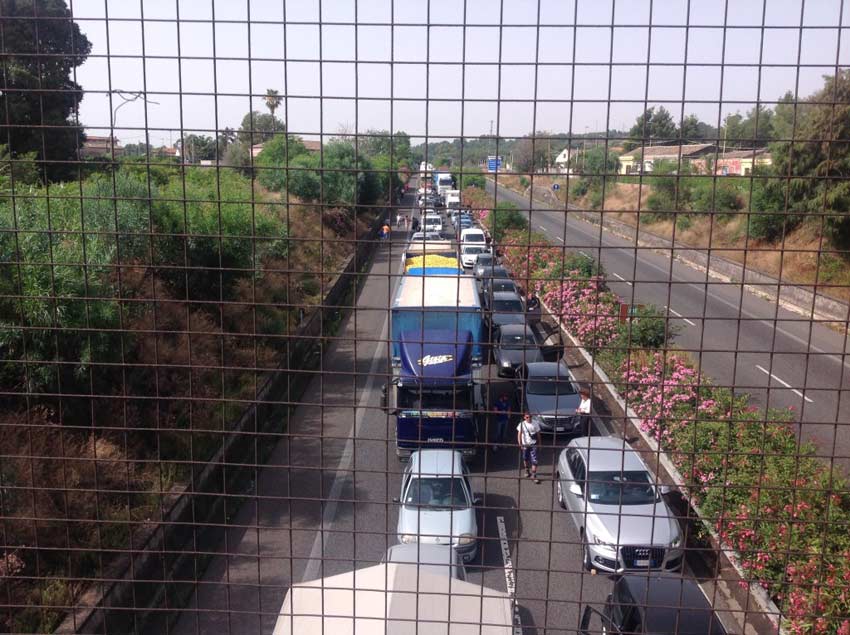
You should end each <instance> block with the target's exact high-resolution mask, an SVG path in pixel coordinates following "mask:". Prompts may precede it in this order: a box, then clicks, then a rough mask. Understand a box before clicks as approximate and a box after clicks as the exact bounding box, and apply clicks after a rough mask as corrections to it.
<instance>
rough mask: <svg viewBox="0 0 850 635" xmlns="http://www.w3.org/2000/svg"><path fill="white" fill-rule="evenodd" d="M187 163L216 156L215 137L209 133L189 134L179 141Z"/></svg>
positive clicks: (178, 144)
mask: <svg viewBox="0 0 850 635" xmlns="http://www.w3.org/2000/svg"><path fill="white" fill-rule="evenodd" d="M177 146H178V147H179V148H180V154H182V155H183V160H184V161H185V162H186V163H198V162H199V161H211V160H213V159H215V157H216V147H215V139H213V138H212V137H208V136H207V135H196V134H188V135H185V136H184V137H183V138H182V139H179V140H178V141H177Z"/></svg>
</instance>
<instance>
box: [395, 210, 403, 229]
mask: <svg viewBox="0 0 850 635" xmlns="http://www.w3.org/2000/svg"><path fill="white" fill-rule="evenodd" d="M401 221H402V216H401V212H398V213H397V214H396V215H395V226H396V227H401Z"/></svg>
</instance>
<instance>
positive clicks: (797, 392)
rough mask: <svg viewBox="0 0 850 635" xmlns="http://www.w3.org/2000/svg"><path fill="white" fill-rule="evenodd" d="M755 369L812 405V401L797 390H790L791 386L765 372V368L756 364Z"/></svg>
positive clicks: (767, 371)
mask: <svg viewBox="0 0 850 635" xmlns="http://www.w3.org/2000/svg"><path fill="white" fill-rule="evenodd" d="M756 368H758V369H759V370H760V371H761V372H763V373H764V374H765V375H767V376H768V377H772V378H773V379H775V380H776V381H778V382H779V383H780V384H782V385H783V386H785V387H786V388H790V389H791V392H793V393H794V394H795V395H798V396H800V397H802V398H803V399H805V400H806V401H808V402H809V403H814V401H813V400H811V399H809V398H808V397H806V395H804V394H803V393H801V392H800V391H799V390H797V389H796V388H791V384H789V383H788V382H787V381H785V380H783V379H780V378H779V377H777V376H776V375H774V374H773V373H771V372H770V371H769V370H767V369H766V368H762V367H761V366H759V365H758V364H756Z"/></svg>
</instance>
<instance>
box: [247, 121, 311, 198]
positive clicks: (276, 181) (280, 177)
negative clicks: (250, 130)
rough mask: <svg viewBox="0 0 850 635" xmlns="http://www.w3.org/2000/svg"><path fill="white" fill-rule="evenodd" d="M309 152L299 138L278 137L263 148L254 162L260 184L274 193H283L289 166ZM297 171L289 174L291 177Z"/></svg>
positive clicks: (281, 135)
mask: <svg viewBox="0 0 850 635" xmlns="http://www.w3.org/2000/svg"><path fill="white" fill-rule="evenodd" d="M306 152H307V150H306V148H305V147H304V143H303V142H302V141H301V139H299V138H298V137H293V136H291V135H283V134H280V135H277V136H276V137H275V138H274V139H272V140H271V141H269V142H268V143H266V144H265V145H264V146H263V151H262V152H260V154H259V155H258V156H257V158H256V159H255V160H254V165H255V166H257V168H258V170H257V180H258V181H259V182H260V184H261V185H262V186H263V187H265V188H267V189H269V190H271V191H273V192H283V191H285V190H286V185H287V172H288V170H287V169H286V168H287V166H290V165H291V164H292V160H293V159H294V158H295V157H297V156H299V155H302V154H305V153H306ZM294 173H295V170H293V171H292V172H290V173H289V176H290V177H291V176H292V175H293V174H294Z"/></svg>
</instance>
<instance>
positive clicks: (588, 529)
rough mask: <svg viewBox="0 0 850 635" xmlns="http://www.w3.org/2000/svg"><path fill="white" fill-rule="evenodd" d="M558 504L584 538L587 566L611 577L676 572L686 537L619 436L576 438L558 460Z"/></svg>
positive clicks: (643, 465) (640, 465)
mask: <svg viewBox="0 0 850 635" xmlns="http://www.w3.org/2000/svg"><path fill="white" fill-rule="evenodd" d="M555 482H556V490H557V498H558V503H559V504H560V505H561V507H563V508H564V509H566V510H568V511H569V513H570V516H572V519H573V521H574V522H575V524H576V526H577V527H578V529H579V534H580V535H581V539H582V547H583V557H584V568H585V569H587V570H588V571H589V570H591V569H598V570H600V571H606V572H610V573H623V572H625V571H634V570H662V571H677V570H679V569H681V567H682V559H683V555H684V550H683V545H682V533H681V531H680V529H679V523H678V521H677V520H676V518H675V516H674V515H673V513H672V512H671V511H670V508H669V507H668V506H667V503H666V502H665V501H664V499H663V498H662V494H663V493H666V488H661V487H659V486H658V485H656V484H655V481H654V479H653V478H652V476H651V475H650V473H649V470H647V468H646V465H645V464H644V463H643V461H642V460H641V459H640V457H639V456H638V454H637V452H635V451H634V450H633V449H632V448H631V446H629V444H628V443H626V442H625V441H623V440H622V439H617V438H614V437H580V438H577V439H573V440H572V441H570V442H569V443H568V444H567V447H566V448H565V449H564V450H563V451H562V452H561V455H560V457H559V458H558V470H557V474H556V476H555Z"/></svg>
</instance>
